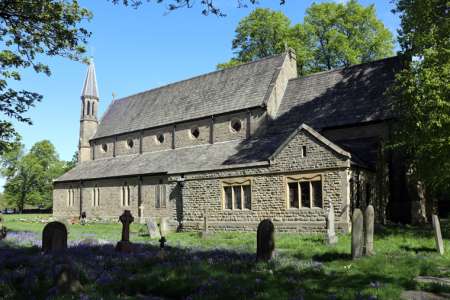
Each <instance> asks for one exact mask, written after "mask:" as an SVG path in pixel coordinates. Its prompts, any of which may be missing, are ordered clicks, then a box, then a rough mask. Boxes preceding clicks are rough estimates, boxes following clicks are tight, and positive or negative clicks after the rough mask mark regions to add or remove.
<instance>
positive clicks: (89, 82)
mask: <svg viewBox="0 0 450 300" xmlns="http://www.w3.org/2000/svg"><path fill="white" fill-rule="evenodd" d="M99 100H100V98H99V95H98V88H97V78H96V77H95V66H94V60H93V59H92V58H91V59H90V61H89V66H88V70H87V74H86V79H85V80H84V85H83V90H82V91H81V118H80V142H79V144H78V163H80V162H83V161H87V160H90V159H91V147H90V144H89V140H90V139H91V138H92V137H93V136H94V134H95V132H96V131H97V127H98V119H97V111H98V105H99Z"/></svg>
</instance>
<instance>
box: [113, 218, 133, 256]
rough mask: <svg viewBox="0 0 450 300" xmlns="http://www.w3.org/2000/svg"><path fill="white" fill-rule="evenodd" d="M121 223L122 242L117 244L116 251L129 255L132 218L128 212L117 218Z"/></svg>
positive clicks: (131, 249)
mask: <svg viewBox="0 0 450 300" xmlns="http://www.w3.org/2000/svg"><path fill="white" fill-rule="evenodd" d="M119 221H120V222H121V223H122V240H121V241H120V242H118V243H117V245H116V251H119V252H125V253H129V252H132V251H133V248H132V245H131V243H130V224H131V223H133V221H134V218H133V216H132V215H131V212H130V211H129V210H125V211H124V212H123V214H122V215H121V216H120V217H119Z"/></svg>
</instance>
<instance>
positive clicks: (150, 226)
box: [147, 218, 161, 239]
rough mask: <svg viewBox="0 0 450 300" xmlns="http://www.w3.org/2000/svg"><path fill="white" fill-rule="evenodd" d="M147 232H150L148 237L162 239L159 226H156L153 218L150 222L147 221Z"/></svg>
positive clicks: (149, 219)
mask: <svg viewBox="0 0 450 300" xmlns="http://www.w3.org/2000/svg"><path fill="white" fill-rule="evenodd" d="M147 230H148V235H149V236H150V238H151V239H155V238H158V239H159V238H161V235H160V233H159V229H158V225H156V222H155V220H153V219H152V218H148V220H147Z"/></svg>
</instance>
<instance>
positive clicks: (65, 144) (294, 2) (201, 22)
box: [0, 0, 399, 187]
mask: <svg viewBox="0 0 450 300" xmlns="http://www.w3.org/2000/svg"><path fill="white" fill-rule="evenodd" d="M79 2H80V4H81V6H83V7H86V8H88V9H90V10H91V11H92V12H93V14H94V17H93V19H92V21H91V22H90V23H87V24H86V27H87V29H88V30H89V31H91V32H92V37H91V39H90V41H89V45H88V49H89V53H90V54H91V55H92V56H93V57H94V61H95V66H96V72H97V81H98V85H99V92H100V115H102V114H103V112H104V111H105V109H106V108H107V106H108V105H109V104H110V103H111V100H112V93H113V92H114V93H115V94H116V95H117V98H121V97H124V96H127V95H130V94H134V93H137V92H141V91H144V90H148V89H151V88H154V87H157V86H160V85H163V84H167V83H170V82H174V81H178V80H182V79H186V78H189V77H192V76H195V75H199V74H202V73H206V72H210V71H213V70H215V66H216V64H217V63H219V62H225V61H227V60H228V59H229V58H230V57H231V56H232V54H233V53H232V50H231V41H232V39H233V36H234V29H235V28H236V26H237V24H238V22H239V20H240V19H242V18H243V17H244V16H246V15H248V14H249V12H250V11H251V10H252V9H253V8H254V7H255V6H249V7H248V8H236V2H237V1H234V0H218V1H217V4H219V5H220V6H221V7H222V8H223V10H224V11H225V12H226V13H227V17H225V18H218V17H216V16H208V17H205V16H202V15H201V14H200V6H199V5H198V4H197V5H196V6H195V7H194V8H191V9H180V10H178V11H174V12H171V13H169V14H167V13H166V9H165V6H164V5H157V4H154V2H155V1H152V2H153V3H152V4H146V5H144V6H142V7H141V8H140V9H138V10H135V9H132V8H126V7H123V6H114V5H112V4H111V3H110V2H109V1H107V0H95V1H92V0H80V1H79ZM166 2H167V1H166ZM199 2H200V1H197V3H199ZM259 2H260V3H259V5H258V6H257V7H270V8H272V9H276V10H281V11H283V12H284V13H285V14H286V15H287V16H288V17H289V18H290V19H291V20H292V22H293V23H298V22H301V21H302V20H303V16H304V12H305V9H306V8H307V7H308V6H310V5H311V3H312V2H313V1H309V0H287V1H286V2H287V4H286V5H284V6H280V5H278V3H279V1H278V0H261V1H259ZM316 2H321V1H316ZM336 2H344V1H343V0H341V1H336ZM360 2H361V3H362V4H363V5H369V4H375V7H376V10H377V15H378V18H379V19H381V20H382V21H383V22H384V24H385V26H386V27H387V28H388V29H390V30H391V32H392V33H393V34H395V33H396V30H397V28H398V26H399V20H398V17H397V16H396V15H393V14H392V13H391V9H392V8H393V6H392V3H391V0H376V1H374V0H372V1H367V0H360ZM44 62H46V63H48V64H49V65H50V67H51V70H52V76H51V77H47V76H45V75H42V74H35V73H33V72H32V71H26V72H24V74H23V79H22V81H20V82H19V83H12V84H11V85H12V86H13V87H15V88H23V89H27V90H31V91H35V92H38V93H40V94H42V95H43V96H44V99H43V102H41V103H38V104H37V106H36V107H35V108H32V109H30V111H29V112H28V113H27V114H26V115H27V116H29V117H31V119H32V120H33V123H34V124H33V125H32V126H28V125H25V124H20V123H17V122H14V124H15V127H16V129H17V130H18V132H19V133H20V134H21V135H22V137H23V142H24V143H25V145H26V147H27V149H29V148H30V147H31V146H32V145H33V144H34V143H35V142H37V141H40V140H43V139H48V140H50V141H51V142H52V143H53V144H54V145H55V147H56V149H57V151H58V153H59V154H60V157H61V158H62V159H64V160H70V159H71V157H72V155H73V154H74V152H75V151H76V149H77V143H78V131H79V119H80V92H81V88H82V84H83V80H84V77H85V73H86V69H87V67H86V66H85V65H83V64H81V63H78V62H73V61H69V60H67V59H62V58H50V59H44ZM1 186H3V181H2V180H1V179H0V187H1Z"/></svg>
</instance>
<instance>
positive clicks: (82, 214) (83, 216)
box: [80, 211, 86, 226]
mask: <svg viewBox="0 0 450 300" xmlns="http://www.w3.org/2000/svg"><path fill="white" fill-rule="evenodd" d="M80 224H81V225H83V226H84V225H86V212H85V211H83V212H82V213H81V216H80Z"/></svg>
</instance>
